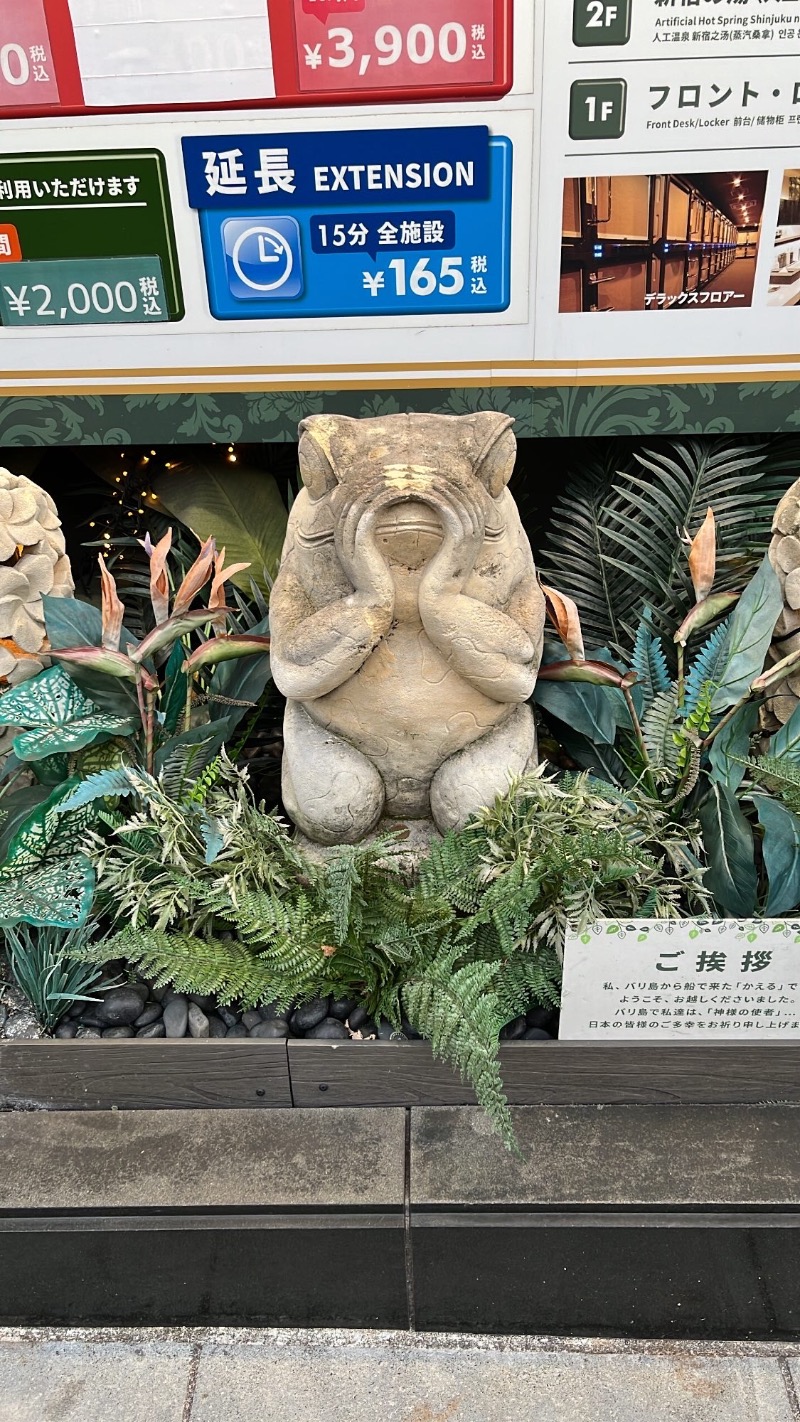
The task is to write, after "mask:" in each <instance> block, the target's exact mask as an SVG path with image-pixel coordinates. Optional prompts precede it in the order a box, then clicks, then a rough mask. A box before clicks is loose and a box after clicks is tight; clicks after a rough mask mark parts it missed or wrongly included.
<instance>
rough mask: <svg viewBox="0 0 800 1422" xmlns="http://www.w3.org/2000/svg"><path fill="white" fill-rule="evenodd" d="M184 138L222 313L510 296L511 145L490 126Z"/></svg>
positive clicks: (369, 310)
mask: <svg viewBox="0 0 800 1422" xmlns="http://www.w3.org/2000/svg"><path fill="white" fill-rule="evenodd" d="M183 150H184V163H185V166H186V177H187V186H188V190H189V200H190V203H191V204H192V206H194V207H197V208H199V210H200V228H201V234H202V240H203V255H204V261H205V267H206V277H207V282H208V291H209V303H210V307H211V312H212V314H213V315H214V316H215V317H217V318H218V319H220V320H242V319H245V320H246V319H248V318H251V319H252V318H255V319H263V318H265V317H281V318H285V317H287V316H290V317H291V316H295V317H326V316H328V317H335V316H370V315H372V316H375V315H377V316H402V315H409V316H419V315H420V314H424V313H429V314H432V315H441V314H450V313H452V314H456V313H464V312H475V313H477V312H481V311H502V310H504V309H505V308H506V307H507V306H508V304H509V301H510V249H511V230H510V229H511V164H512V148H511V142H510V140H509V139H508V138H493V137H491V135H490V133H489V129H488V128H487V127H486V126H485V125H474V126H468V127H455V126H453V127H449V128H447V127H446V128H441V127H436V128H429V129H394V130H388V129H386V130H384V129H368V130H348V131H346V132H342V133H330V132H327V133H313V134H312V133H302V134H278V135H275V134H261V135H245V136H236V137H228V136H226V137H224V138H222V137H216V138H214V137H211V138H194V137H192V138H184V139H183Z"/></svg>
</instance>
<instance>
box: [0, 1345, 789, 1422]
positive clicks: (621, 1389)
mask: <svg viewBox="0 0 800 1422" xmlns="http://www.w3.org/2000/svg"><path fill="white" fill-rule="evenodd" d="M799 1355H800V1345H791V1344H790V1345H783V1344H758V1343H754V1344H748V1343H733V1344H725V1343H712V1344H703V1343H697V1344H692V1343H688V1344H687V1343H676V1342H672V1341H654V1342H648V1343H641V1342H639V1341H626V1340H618V1339H599V1340H593V1339H568V1340H561V1339H552V1338H551V1339H537V1338H488V1337H474V1338H473V1337H470V1336H469V1335H458V1336H447V1335H436V1334H416V1335H414V1334H407V1333H345V1332H342V1331H335V1330H309V1331H303V1330H296V1329H286V1330H280V1329H274V1330H273V1329H269V1330H222V1329H216V1330H214V1329H209V1330H201V1329H172V1330H170V1329H150V1330H141V1331H136V1330H132V1329H105V1330H104V1329H97V1330H85V1329H84V1330H72V1331H71V1330H64V1329H61V1330H54V1329H47V1330H45V1329H42V1330H36V1329H4V1330H0V1422H264V1419H266V1418H268V1419H269V1422H290V1419H291V1422H352V1419H354V1418H357V1417H358V1418H360V1417H362V1416H364V1415H369V1414H370V1413H371V1414H373V1415H376V1416H379V1417H380V1418H381V1419H382V1422H597V1419H600V1418H602V1419H603V1422H643V1419H647V1418H650V1417H652V1418H653V1419H658V1422H798V1419H800V1407H799V1406H798V1401H797V1392H796V1389H797V1387H799V1386H800V1356H799Z"/></svg>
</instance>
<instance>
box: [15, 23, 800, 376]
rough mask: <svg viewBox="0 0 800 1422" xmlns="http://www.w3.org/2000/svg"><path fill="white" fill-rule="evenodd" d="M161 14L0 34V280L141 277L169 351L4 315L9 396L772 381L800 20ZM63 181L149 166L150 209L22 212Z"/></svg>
mask: <svg viewBox="0 0 800 1422" xmlns="http://www.w3.org/2000/svg"><path fill="white" fill-rule="evenodd" d="M164 10H165V7H164V6H163V5H162V6H160V3H159V0H116V3H115V5H114V6H113V7H110V6H108V5H106V4H105V3H103V0H13V3H11V4H9V5H5V6H3V7H2V13H0V105H4V106H5V107H0V114H5V115H8V117H0V139H1V140H2V144H1V145H0V152H1V153H2V154H3V159H2V163H0V266H2V265H5V264H8V263H14V262H22V263H23V264H24V263H26V262H32V261H73V260H77V261H85V260H89V259H92V258H94V259H97V260H101V259H102V260H112V259H115V260H118V259H121V258H124V257H137V258H148V259H150V258H157V259H158V260H159V261H160V263H161V272H162V277H163V282H164V294H165V297H166V301H167V310H168V313H169V317H170V323H171V324H170V333H169V341H168V342H164V341H163V340H160V339H159V337H158V333H157V332H155V331H152V330H150V329H149V324H148V323H146V322H142V323H139V322H133V321H130V322H128V321H126V322H122V321H120V323H119V327H120V330H119V332H118V334H117V336H116V338H115V339H114V341H113V342H112V341H111V340H110V337H111V336H112V335H113V333H114V324H115V323H113V322H112V321H111V320H105V321H99V320H98V321H97V322H91V323H89V321H88V316H89V315H91V314H92V311H89V312H87V313H86V314H87V321H86V322H85V323H82V324H81V328H80V329H79V330H78V329H76V328H72V329H71V330H70V332H69V333H67V334H68V336H69V344H68V345H67V344H64V335H65V333H64V332H62V331H61V330H60V329H59V327H60V324H61V321H60V317H59V319H58V321H56V322H55V323H54V324H53V325H48V324H46V322H45V321H43V320H39V319H38V318H37V320H36V321H32V320H31V319H30V318H29V319H28V320H27V321H26V322H22V323H20V322H14V324H13V325H12V324H11V319H12V313H11V308H10V307H8V306H6V307H4V311H3V312H0V323H2V330H0V366H2V369H3V370H4V371H5V372H6V374H5V376H4V384H5V388H6V389H8V388H13V389H14V390H15V391H17V392H18V393H19V392H21V391H22V390H24V389H25V388H31V389H35V390H36V391H37V393H38V392H39V391H40V390H41V389H42V388H43V385H42V380H41V379H40V375H41V376H43V377H44V378H45V380H46V384H47V388H48V389H54V390H55V389H67V388H68V389H70V390H72V391H75V392H79V391H81V390H91V389H92V388H93V384H96V383H97V382H98V381H103V382H105V383H104V388H105V389H106V390H108V391H112V390H115V389H117V390H120V391H126V392H142V391H160V390H167V389H169V390H172V391H175V390H180V389H186V390H193V391H200V390H203V389H209V390H212V391H213V390H223V389H228V390H232V391H240V390H248V389H252V390H255V391H258V390H262V389H264V388H265V387H266V386H269V385H284V386H288V387H289V388H298V387H303V388H308V387H309V385H312V384H314V385H318V386H328V387H330V388H334V389H338V388H341V387H343V386H345V385H348V384H351V385H360V386H364V387H367V388H374V387H375V386H380V385H384V384H390V383H391V384H397V385H400V386H402V385H407V386H410V387H415V388H419V387H420V386H422V385H425V384H432V385H439V386H450V387H452V386H463V385H465V384H468V385H472V386H476V387H477V386H483V387H485V386H489V385H498V386H502V387H504V388H513V387H514V386H524V387H530V386H537V385H545V386H549V387H553V386H558V385H570V384H576V383H578V384H583V385H598V386H604V385H615V384H618V385H621V384H625V385H629V384H630V385H633V384H637V385H641V384H647V383H651V384H666V383H675V384H680V383H686V382H687V381H703V382H710V381H714V380H731V381H732V380H737V381H743V382H744V381H753V382H756V381H758V382H761V383H763V382H765V381H773V380H787V379H797V376H798V368H799V365H800V363H799V362H798V356H797V350H798V339H797V319H796V317H795V315H794V308H795V306H800V143H798V137H799V136H800V126H798V125H800V71H797V69H796V65H797V57H796V56H797V53H800V13H798V4H797V0H737V3H736V4H733V3H731V4H730V5H729V4H727V3H726V0H719V3H716V2H715V0H697V3H695V0H685V3H684V0H533V3H532V4H528V5H526V6H523V5H521V4H517V5H516V6H515V5H513V4H512V3H511V0H460V3H459V4H458V6H454V5H453V0H426V3H425V5H424V8H423V6H422V5H421V3H419V0H409V3H408V4H407V5H405V6H403V7H402V10H401V8H400V7H398V6H397V5H396V3H394V0H191V4H190V0H175V4H173V5H172V6H170V7H169V14H166V13H161V11H164ZM109 12H111V16H112V18H111V19H109ZM23 20H24V24H25V28H23ZM512 21H513V29H514V35H513V54H514V73H513V75H512V73H511V70H510V69H509V67H508V62H507V61H508V56H509V54H510V53H511V48H512V47H511V45H510V25H511V23H512ZM134 22H135V23H134ZM12 25H13V27H14V31H13V34H12V31H11V26H12ZM43 26H44V29H43ZM45 30H46V35H45ZM48 46H49V47H48ZM41 49H44V51H45V59H44V60H42V59H41V58H40V57H38V56H39V51H40V50H41ZM34 51H35V55H36V56H37V57H35V56H34ZM473 51H474V53H473ZM481 54H483V55H485V58H481V57H480V56H481ZM3 56H5V59H3ZM23 60H24V63H23ZM51 60H53V61H54V62H52V63H51V62H50V61H51ZM3 65H5V68H4V67H3ZM35 65H39V66H40V67H42V68H43V70H44V73H46V75H47V78H43V77H40V78H38V79H37V78H36V77H35V76H34V77H33V78H31V77H30V75H29V74H28V68H31V66H35ZM48 65H49V68H48ZM26 66H27V68H26ZM484 66H486V67H485V68H484ZM31 73H33V70H32V69H31ZM23 74H24V76H25V77H24V82H23ZM9 75H10V76H11V77H10V79H9V77H8V76H9ZM3 76H4V77H3ZM148 76H149V77H148ZM796 76H797V77H796ZM512 79H513V81H514V82H513V86H512V87H511V88H510V89H509V85H510V84H511V81H512ZM26 85H29V86H32V87H30V88H29V90H28V89H26V95H27V97H28V98H30V96H31V95H32V96H33V98H32V99H31V102H30V103H27V100H26V106H23V105H21V104H20V105H18V106H16V107H9V106H8V105H9V93H10V91H11V90H15V91H16V90H20V91H21V90H22V89H23V88H24V87H25V86H26ZM52 86H55V89H57V101H56V100H55V99H54V93H55V91H54V90H53V92H51V87H52ZM148 86H149V87H148ZM48 95H49V97H48ZM412 100H413V103H412V102H410V101H412ZM444 100H447V101H448V102H447V104H446V107H444V106H443V102H442V101H444ZM345 103H349V104H350V107H349V108H347V109H344V108H343V107H342V105H343V104H345ZM212 104H213V105H216V109H217V112H215V113H214V115H213V116H211V115H204V114H203V113H202V112H200V110H202V109H203V108H204V106H209V105H212ZM92 105H97V106H98V109H99V110H102V109H103V107H104V106H106V105H112V106H113V107H115V108H120V109H125V110H126V112H117V113H113V114H111V115H110V116H104V115H103V113H102V112H100V111H94V112H92V111H91V106H92ZM169 105H171V106H174V107H176V108H178V109H180V108H181V106H184V107H188V108H189V109H190V110H191V111H189V112H183V111H181V112H171V113H167V112H161V111H154V112H150V113H148V114H145V115H142V114H139V113H138V112H133V111H134V110H137V109H138V107H139V106H144V107H150V108H152V109H155V110H159V109H160V108H161V107H162V106H169ZM269 105H277V106H279V107H280V114H277V113H276V114H275V115H274V116H273V117H271V118H269V119H267V118H266V117H265V114H264V112H263V108H264V106H269ZM87 106H89V107H87ZM226 106H227V109H228V111H227V112H220V110H224V109H225V108H226ZM231 106H233V107H234V109H235V111H233V112H232V111H231ZM194 110H197V111H198V112H194ZM25 114H27V115H28V116H30V117H33V116H37V121H36V122H35V123H33V122H26V119H25V117H21V116H20V115H25ZM59 115H60V117H59ZM67 115H71V116H67ZM79 153H85V154H86V155H87V156H89V155H91V156H92V158H93V161H94V162H95V163H97V162H98V161H99V160H100V157H101V156H105V157H106V158H108V159H109V161H110V160H111V159H113V157H114V155H116V154H120V153H130V154H144V153H157V154H160V155H161V156H160V160H159V161H160V166H159V168H158V173H159V179H158V192H157V193H156V192H155V191H154V192H153V194H152V197H151V196H148V198H147V209H146V211H145V209H140V208H138V207H137V206H135V205H134V206H132V207H131V208H130V209H129V210H128V212H127V215H126V220H124V221H123V220H118V219H120V212H119V211H118V197H119V195H117V196H116V197H114V198H113V202H110V205H109V206H108V208H104V207H103V206H102V204H103V203H104V202H106V201H109V200H108V198H107V197H105V196H103V195H101V196H100V197H99V198H98V195H97V194H96V193H94V192H91V191H90V190H89V188H88V187H87V189H86V194H85V195H84V196H81V191H80V189H79V191H78V194H77V197H76V203H77V207H76V209H75V211H74V212H70V210H69V209H68V208H67V207H66V206H65V201H64V197H63V193H62V189H61V188H60V187H59V188H57V190H56V191H57V193H58V194H59V196H58V197H55V195H53V194H51V203H50V207H51V212H50V214H49V215H48V213H47V212H45V211H44V207H46V206H47V205H48V204H46V203H44V200H43V199H41V198H39V199H37V198H36V191H35V189H34V188H31V194H32V196H31V197H28V196H27V195H26V189H25V188H24V187H23V189H22V195H20V194H19V193H18V192H17V187H16V184H17V182H20V183H23V184H24V183H25V182H30V181H31V177H32V176H35V175H32V173H28V172H27V170H26V169H25V166H24V165H25V163H26V162H27V161H28V159H27V157H26V155H30V157H31V160H33V158H35V159H36V162H37V163H40V162H43V161H45V160H46V159H47V158H48V156H49V157H50V158H51V159H52V158H53V157H54V156H55V155H58V156H59V157H63V156H64V155H65V154H66V155H69V154H79ZM21 163H22V165H23V166H22V167H20V166H19V165H20V164H21ZM9 164H10V165H11V167H9V166H8V165H9ZM459 165H460V166H459ZM93 171H94V170H93ZM154 171H155V170H154ZM130 172H131V174H133V173H134V170H133V169H131V170H130ZM467 173H469V175H470V176H469V179H468V178H467ZM54 176H58V175H57V174H56V175H54ZM67 176H68V179H69V181H71V180H72V178H80V177H81V176H84V177H86V178H87V179H88V177H89V176H91V174H90V173H89V170H88V169H87V172H86V173H85V174H81V173H79V172H78V171H77V169H76V170H73V171H71V172H70V173H69V174H68V175H67ZM101 176H102V175H101ZM106 176H108V177H110V176H116V178H117V179H118V180H124V178H125V177H126V176H129V174H128V173H127V172H124V171H120V172H116V173H115V172H114V170H113V168H109V169H108V172H107V174H106ZM9 180H11V181H12V184H13V185H12V188H11V191H10V194H9V190H8V188H7V186H6V184H7V182H8V181H9ZM40 187H41V184H40ZM90 197H92V198H94V199H95V200H96V201H97V202H99V203H100V206H97V207H95V208H94V209H91V208H89V207H87V203H88V201H89V198H90ZM132 201H133V202H134V204H135V202H136V199H135V198H134V199H132ZM37 202H38V203H39V204H43V203H44V206H43V207H41V209H37ZM151 212H152V213H153V214H155V213H158V214H159V215H158V221H157V223H156V226H157V232H154V231H152V230H150V226H149V225H148V224H150V225H151V218H150V216H148V214H149V213H151ZM59 213H60V214H61V216H59ZM53 214H55V220H54V221H52V222H50V224H49V229H48V227H47V224H46V223H45V218H47V219H48V221H49V218H50V217H52V216H53ZM62 219H63V220H62ZM128 219H129V220H128ZM152 220H153V221H155V217H153V219H152ZM109 224H111V225H112V227H113V231H112V230H111V227H109ZM114 224H116V225H115V226H114ZM78 228H80V229H81V230H80V231H78ZM179 270H180V277H179V276H178V272H179ZM148 271H149V269H148ZM144 276H145V272H144V271H143V272H142V277H143V278H144ZM96 279H97V280H102V281H106V280H107V277H105V276H103V277H97V278H96ZM125 279H126V280H127V278H125ZM75 280H76V281H77V280H79V278H77V277H76V278H75ZM68 285H69V283H68ZM87 289H88V290H91V285H90V286H89V288H87ZM15 290H16V288H15ZM181 293H182V294H181ZM79 299H80V298H79ZM63 304H64V303H63V302H62V303H61V305H60V306H59V308H58V309H59V311H60V310H61V306H63ZM184 306H185V311H184ZM67 308H68V310H69V302H67ZM93 309H94V308H92V310H93ZM700 313H703V314H702V315H701V314H700ZM97 314H101V313H97ZM112 314H113V313H112V312H109V313H108V316H109V317H110V316H111V315H112ZM66 323H67V318H65V324H66ZM123 326H124V329H123ZM265 337H266V338H267V339H265ZM234 338H235V339H234ZM270 338H271V339H270ZM59 341H62V344H61V345H60V346H59V344H58V342H59ZM21 372H26V374H24V375H23V374H21Z"/></svg>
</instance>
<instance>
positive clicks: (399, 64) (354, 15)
mask: <svg viewBox="0 0 800 1422" xmlns="http://www.w3.org/2000/svg"><path fill="white" fill-rule="evenodd" d="M262 3H263V5H264V14H263V19H262V18H261V17H260V16H259V15H258V13H256V14H255V15H250V16H249V17H248V18H247V20H241V21H236V22H235V23H234V21H233V20H231V18H230V17H229V16H226V14H225V6H224V4H223V3H222V0H219V7H220V9H219V16H218V17H217V18H216V19H215V18H214V16H213V15H207V16H206V18H205V19H204V20H195V21H194V22H193V24H194V28H193V29H190V28H189V24H188V21H187V19H186V17H185V16H184V14H183V12H184V10H185V9H186V8H187V6H188V10H189V11H191V10H192V9H193V7H192V5H191V4H190V3H189V0H172V3H171V4H170V5H168V6H165V7H164V12H165V13H164V14H163V15H162V16H161V17H159V18H157V19H153V20H147V21H144V20H142V18H141V14H140V9H139V6H138V5H137V4H136V3H135V0H116V3H115V6H114V8H113V16H110V17H109V18H108V19H105V18H98V16H103V15H105V14H106V12H105V11H104V10H103V9H102V7H101V8H100V9H99V10H98V7H97V6H96V5H93V4H92V3H91V0H0V113H3V115H4V116H11V117H25V116H28V117H33V116H35V115H37V114H41V113H42V112H43V111H46V112H50V113H109V112H111V113H114V112H124V113H139V112H148V111H155V110H162V111H165V112H178V111H182V110H189V111H191V110H198V109H208V108H217V109H218V108H245V107H246V108H252V107H254V106H257V107H260V108H274V107H291V106H294V105H300V104H327V103H337V104H339V103H341V104H346V103H364V102H371V103H381V102H390V101H395V102H396V101H398V100H399V101H400V102H409V101H414V100H425V99H428V100H430V99H442V100H452V99H459V98H464V99H475V98H499V97H500V96H501V95H502V94H505V93H507V92H508V90H509V89H510V87H511V83H512V64H511V30H512V20H513V0H402V3H398V0H262ZM109 8H110V7H109ZM129 27H130V28H131V39H130V41H129V40H128V39H127V37H126V35H127V29H128V28H129ZM226 27H227V28H226ZM134 40H135V45H134ZM270 54H271V56H272V69H270V58H269V56H270ZM131 56H133V59H134V61H136V62H135V63H134V69H135V70H136V72H133V70H132V68H131ZM137 56H138V60H137ZM117 65H118V66H119V67H117ZM162 70H163V73H162V72H161V71H162ZM254 75H256V78H255V79H254V77H253V76H254ZM182 90H183V92H185V93H186V95H187V97H186V99H185V100H184V99H183V97H182Z"/></svg>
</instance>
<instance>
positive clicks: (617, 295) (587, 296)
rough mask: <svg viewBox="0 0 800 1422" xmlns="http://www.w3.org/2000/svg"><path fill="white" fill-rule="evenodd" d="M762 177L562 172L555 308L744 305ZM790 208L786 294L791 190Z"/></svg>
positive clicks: (798, 257)
mask: <svg viewBox="0 0 800 1422" xmlns="http://www.w3.org/2000/svg"><path fill="white" fill-rule="evenodd" d="M796 176H797V178H798V180H799V181H800V173H798V174H797V175H796ZM766 181H767V175H766V173H764V172H755V173H689V174H677V173H658V174H641V175H639V174H635V175H632V176H628V175H623V176H615V177H596V178H567V179H565V182H564V205H563V219H562V237H561V285H560V294H559V308H558V309H559V311H562V312H575V311H664V310H670V311H680V310H692V309H695V310H704V309H707V310H715V309H718V308H722V307H726V308H728V309H731V308H741V307H742V306H749V305H750V304H751V301H752V295H753V283H754V279H755V269H756V258H757V254H758V241H759V234H760V229H761V216H762V210H763V206H764V191H765V188H766ZM797 213H798V215H797V219H796V220H797V224H798V225H797V227H796V228H794V229H793V231H794V232H795V247H794V252H795V257H794V260H795V262H796V263H797V265H796V273H797V278H798V281H797V286H796V291H797V295H796V296H795V298H794V299H795V300H798V299H800V197H798V202H797Z"/></svg>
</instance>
